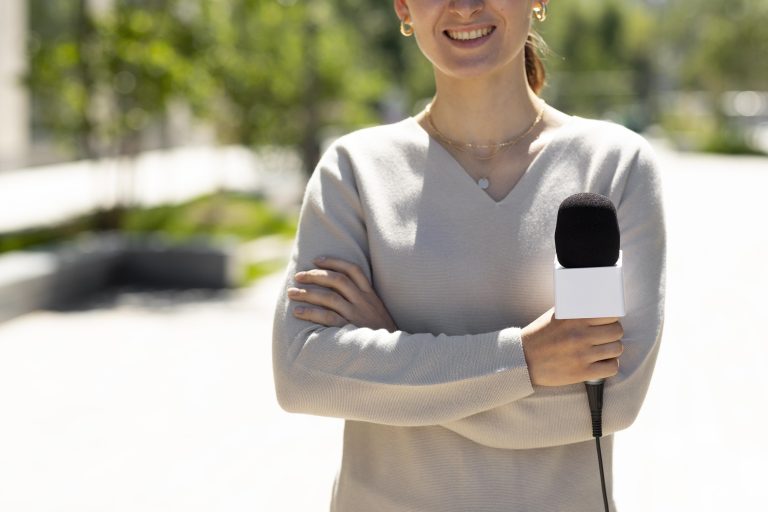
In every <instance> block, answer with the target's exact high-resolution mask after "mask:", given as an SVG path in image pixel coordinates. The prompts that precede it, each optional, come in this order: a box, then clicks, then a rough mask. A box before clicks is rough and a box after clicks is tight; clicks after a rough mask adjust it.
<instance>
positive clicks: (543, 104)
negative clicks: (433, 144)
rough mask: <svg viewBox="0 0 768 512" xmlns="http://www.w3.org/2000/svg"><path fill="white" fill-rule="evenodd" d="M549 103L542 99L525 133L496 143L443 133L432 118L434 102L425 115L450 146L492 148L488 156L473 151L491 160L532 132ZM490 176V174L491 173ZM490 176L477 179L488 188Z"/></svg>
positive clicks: (480, 157) (466, 149) (462, 148)
mask: <svg viewBox="0 0 768 512" xmlns="http://www.w3.org/2000/svg"><path fill="white" fill-rule="evenodd" d="M546 106H547V104H546V102H545V101H544V100H541V109H540V110H539V114H538V115H537V116H536V119H535V120H534V121H533V123H531V126H529V127H528V129H527V130H525V131H524V132H523V133H521V134H519V135H516V136H515V137H513V138H512V139H509V140H505V141H504V142H499V143H496V144H471V143H469V142H457V141H455V140H451V139H449V138H448V137H446V136H445V135H443V133H442V132H441V131H440V130H438V129H437V126H435V122H434V121H433V120H432V103H430V104H429V105H427V109H426V111H425V112H424V117H426V118H427V123H429V126H430V128H432V131H434V132H435V135H437V138H438V139H440V140H441V141H442V142H444V143H446V144H448V145H449V146H452V147H454V148H456V149H457V150H459V151H474V150H477V149H481V150H486V149H491V150H493V151H491V153H490V154H489V155H487V156H478V155H477V154H475V153H474V152H473V154H472V156H474V157H475V158H477V159H478V160H490V159H491V158H493V157H494V156H496V155H497V154H498V152H499V151H501V150H502V149H504V148H507V147H509V146H512V145H514V144H516V143H518V142H520V140H522V139H523V137H525V136H526V135H528V134H529V133H531V132H532V131H533V129H534V128H535V127H536V125H538V124H539V122H540V121H541V118H542V117H544V109H545V108H546ZM489 176H490V175H489ZM489 176H485V177H483V178H480V179H479V180H477V184H478V185H479V186H480V188H482V189H483V190H485V189H487V188H488V187H489V186H490V185H491V181H490V179H489Z"/></svg>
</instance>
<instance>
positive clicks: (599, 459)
mask: <svg viewBox="0 0 768 512" xmlns="http://www.w3.org/2000/svg"><path fill="white" fill-rule="evenodd" d="M595 445H596V446H597V463H598V465H599V466H600V483H601V484H602V486H603V505H605V512H610V511H609V510H608V493H607V492H606V490H605V473H604V472H603V451H602V450H601V449H600V438H599V437H596V438H595Z"/></svg>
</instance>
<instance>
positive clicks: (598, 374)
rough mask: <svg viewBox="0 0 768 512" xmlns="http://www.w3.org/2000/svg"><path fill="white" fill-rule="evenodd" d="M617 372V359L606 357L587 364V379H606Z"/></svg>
mask: <svg viewBox="0 0 768 512" xmlns="http://www.w3.org/2000/svg"><path fill="white" fill-rule="evenodd" d="M617 373H619V360H618V359H607V360H604V361H596V362H594V363H592V364H591V365H589V377H588V380H596V379H607V378H609V377H613V376H614V375H616V374H617Z"/></svg>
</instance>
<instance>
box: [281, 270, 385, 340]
mask: <svg viewBox="0 0 768 512" xmlns="http://www.w3.org/2000/svg"><path fill="white" fill-rule="evenodd" d="M314 263H315V265H317V266H318V267H320V268H316V269H311V270H307V271H306V272H299V273H297V274H295V275H294V279H295V280H296V281H297V282H298V283H302V284H313V285H318V286H321V287H323V288H322V289H303V288H288V298H289V299H291V300H294V301H298V302H306V303H308V304H313V305H315V306H321V307H308V306H303V305H302V306H298V307H296V308H294V309H293V314H294V316H296V317H297V318H301V319H302V320H307V321H309V322H315V323H318V324H322V325H327V326H329V327H343V326H344V325H346V324H348V323H351V324H354V325H356V326H358V327H369V328H371V329H386V330H388V331H389V332H394V331H396V330H397V325H395V322H394V321H393V320H392V317H391V316H390V314H389V311H387V308H386V306H384V303H383V302H382V301H381V299H380V298H379V296H378V295H377V294H376V291H375V290H374V289H373V287H372V286H371V283H370V282H368V278H367V277H366V276H365V274H364V273H363V271H362V270H361V269H360V267H358V266H357V265H355V264H354V263H350V262H348V261H344V260H341V259H338V258H316V259H315V260H314Z"/></svg>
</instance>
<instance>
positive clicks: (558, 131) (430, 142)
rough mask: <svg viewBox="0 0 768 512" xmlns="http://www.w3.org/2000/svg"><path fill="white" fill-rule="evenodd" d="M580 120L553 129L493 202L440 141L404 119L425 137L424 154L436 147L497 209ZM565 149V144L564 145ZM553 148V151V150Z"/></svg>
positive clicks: (514, 193)
mask: <svg viewBox="0 0 768 512" xmlns="http://www.w3.org/2000/svg"><path fill="white" fill-rule="evenodd" d="M581 119H582V118H581V117H579V116H570V119H569V120H568V121H567V122H566V123H565V124H563V125H561V126H559V127H557V128H555V131H554V133H553V134H552V136H551V137H550V139H549V141H547V143H546V144H545V145H544V147H543V148H541V149H540V150H539V152H538V153H536V156H534V157H533V160H531V163H530V164H528V166H527V167H526V168H525V170H524V171H523V173H522V174H521V175H520V177H519V178H518V180H517V183H515V185H514V186H513V187H512V188H511V189H510V191H509V192H508V193H507V195H505V196H504V197H503V198H501V199H500V200H498V201H497V200H495V199H494V198H493V197H491V196H490V195H489V194H488V193H487V192H486V191H485V190H483V189H482V188H480V185H478V183H477V181H475V179H474V178H473V177H472V176H471V175H470V174H469V172H467V170H466V168H465V167H464V166H463V165H462V164H461V163H460V162H459V161H458V160H457V159H456V157H454V156H453V155H452V154H451V152H450V151H448V150H447V149H446V148H445V147H444V146H443V145H442V144H440V141H438V140H437V139H436V138H434V137H432V135H430V133H429V132H428V131H426V130H425V129H424V127H423V126H421V124H419V122H418V121H417V120H416V118H415V117H413V116H410V117H408V118H406V120H407V121H409V122H410V123H411V124H412V125H414V127H415V128H416V129H417V130H418V131H420V132H421V133H422V135H423V136H425V137H426V144H425V145H424V147H423V150H424V152H425V153H428V152H429V151H430V150H431V146H436V147H437V148H438V149H437V151H439V152H440V154H441V155H442V156H443V157H444V158H445V159H446V161H447V162H448V163H449V164H450V167H453V171H454V172H456V171H457V172H459V173H460V174H461V175H462V176H463V178H461V179H465V180H467V183H469V184H470V185H471V187H470V188H473V189H474V190H475V193H480V194H481V195H482V196H483V197H484V198H485V200H486V201H488V202H490V203H491V204H492V205H493V206H496V207H499V206H501V205H503V204H505V203H506V202H507V201H510V200H511V199H510V198H511V197H512V196H514V195H517V191H518V190H520V189H521V188H522V187H521V185H523V184H524V182H525V181H527V180H528V179H530V178H529V175H531V174H533V171H534V169H536V167H538V164H539V162H540V161H542V160H543V156H544V155H545V154H549V153H550V152H552V151H555V150H556V149H557V147H558V146H560V145H559V144H557V143H558V142H559V141H560V139H561V138H562V137H563V134H564V133H566V132H568V131H569V129H571V128H573V127H574V125H577V124H578V121H579V120H581ZM565 147H567V144H566V145H565ZM553 148H554V149H553Z"/></svg>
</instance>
